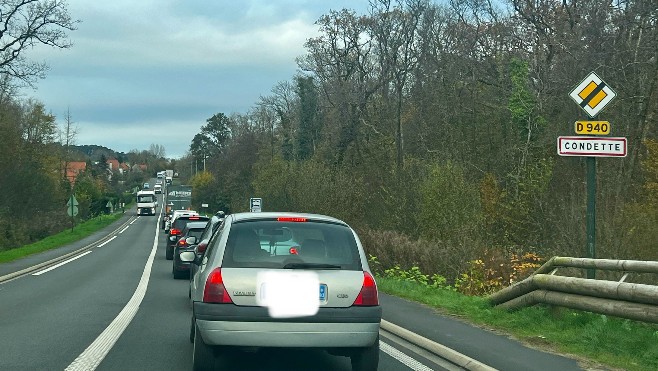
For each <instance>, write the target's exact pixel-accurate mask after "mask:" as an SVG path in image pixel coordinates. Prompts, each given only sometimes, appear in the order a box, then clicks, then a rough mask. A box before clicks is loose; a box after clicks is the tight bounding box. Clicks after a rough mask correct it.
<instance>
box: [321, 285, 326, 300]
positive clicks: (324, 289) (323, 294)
mask: <svg viewBox="0 0 658 371" xmlns="http://www.w3.org/2000/svg"><path fill="white" fill-rule="evenodd" d="M326 300H327V285H325V284H324V283H321V284H320V301H326Z"/></svg>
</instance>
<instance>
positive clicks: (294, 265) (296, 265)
mask: <svg viewBox="0 0 658 371" xmlns="http://www.w3.org/2000/svg"><path fill="white" fill-rule="evenodd" d="M340 268H341V266H340V265H334V264H322V263H288V264H286V265H284V266H283V269H340Z"/></svg>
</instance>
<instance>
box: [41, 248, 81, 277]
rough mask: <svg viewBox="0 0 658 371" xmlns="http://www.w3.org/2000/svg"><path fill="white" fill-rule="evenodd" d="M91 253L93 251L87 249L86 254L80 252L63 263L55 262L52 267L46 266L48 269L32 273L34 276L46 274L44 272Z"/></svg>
mask: <svg viewBox="0 0 658 371" xmlns="http://www.w3.org/2000/svg"><path fill="white" fill-rule="evenodd" d="M89 253H91V251H87V252H86V253H84V254H80V255H78V256H76V257H73V258H71V259H68V260H64V261H63V262H61V263H59V264H55V265H53V266H52V267H49V268H46V269H44V270H42V271H39V272H36V273H32V275H33V276H40V275H42V274H44V273H46V272H50V271H51V270H53V269H56V268H59V267H61V266H62V265H64V264H66V263H70V262H72V261H74V260H76V259H80V258H82V257H83V256H85V255H87V254H89Z"/></svg>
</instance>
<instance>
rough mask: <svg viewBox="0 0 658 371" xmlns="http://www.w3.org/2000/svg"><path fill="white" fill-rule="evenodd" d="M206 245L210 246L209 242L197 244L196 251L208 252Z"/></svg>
mask: <svg viewBox="0 0 658 371" xmlns="http://www.w3.org/2000/svg"><path fill="white" fill-rule="evenodd" d="M206 247H208V244H207V243H205V242H201V243H200V244H198V245H196V251H198V252H200V253H201V252H206Z"/></svg>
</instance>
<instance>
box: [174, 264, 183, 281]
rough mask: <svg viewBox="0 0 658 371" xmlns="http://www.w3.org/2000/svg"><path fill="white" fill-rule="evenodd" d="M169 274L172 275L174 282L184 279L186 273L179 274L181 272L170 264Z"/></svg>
mask: <svg viewBox="0 0 658 371" xmlns="http://www.w3.org/2000/svg"><path fill="white" fill-rule="evenodd" d="M171 273H172V274H173V275H174V279H175V280H180V279H183V278H185V273H186V272H181V271H179V270H177V269H176V267H175V266H174V265H173V264H172V268H171Z"/></svg>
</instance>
